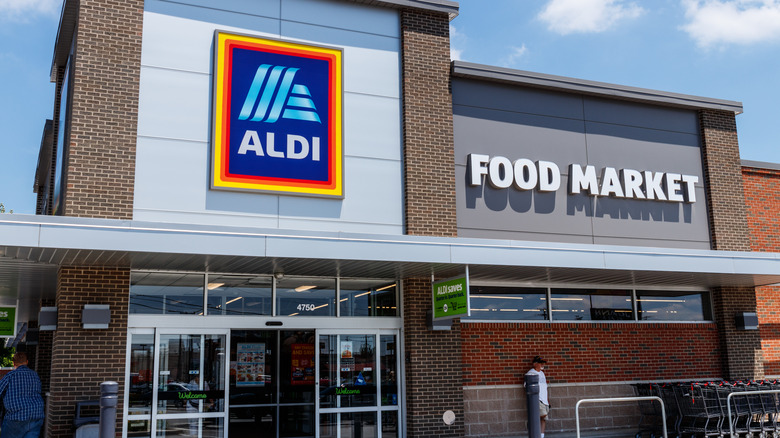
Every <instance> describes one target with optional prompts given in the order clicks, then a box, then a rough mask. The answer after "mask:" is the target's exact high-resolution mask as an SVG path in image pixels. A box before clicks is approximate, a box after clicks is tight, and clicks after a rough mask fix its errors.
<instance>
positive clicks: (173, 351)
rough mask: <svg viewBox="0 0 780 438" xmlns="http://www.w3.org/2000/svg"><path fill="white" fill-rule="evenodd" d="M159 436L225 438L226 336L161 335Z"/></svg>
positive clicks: (159, 339) (156, 413)
mask: <svg viewBox="0 0 780 438" xmlns="http://www.w3.org/2000/svg"><path fill="white" fill-rule="evenodd" d="M157 346H158V365H157V369H158V372H157V387H156V397H155V399H156V404H157V405H156V410H155V415H154V416H155V418H156V422H155V423H154V424H153V425H154V430H155V432H154V434H155V436H157V437H179V436H181V437H185V436H186V437H196V438H222V437H223V436H224V427H225V421H224V420H225V418H224V417H225V365H226V364H225V361H226V357H225V346H226V336H225V335H223V334H159V335H158V341H157Z"/></svg>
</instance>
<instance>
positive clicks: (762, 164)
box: [741, 160, 780, 170]
mask: <svg viewBox="0 0 780 438" xmlns="http://www.w3.org/2000/svg"><path fill="white" fill-rule="evenodd" d="M741 163H742V167H753V168H755V169H769V170H780V163H769V162H766V161H753V160H742V162H741Z"/></svg>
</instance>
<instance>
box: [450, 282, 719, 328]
mask: <svg viewBox="0 0 780 438" xmlns="http://www.w3.org/2000/svg"><path fill="white" fill-rule="evenodd" d="M477 287H496V288H507V289H512V288H514V289H517V290H522V289H546V298H545V299H546V302H547V316H546V318H545V319H522V318H518V319H492V318H479V317H474V316H471V317H462V318H461V322H463V323H507V322H510V323H511V322H519V323H557V324H568V323H574V324H580V323H586V324H587V323H612V324H658V323H660V324H711V323H714V322H715V313H714V308H713V307H712V306H713V300H712V291H710V290H709V289H707V288H701V287H691V286H681V287H674V288H669V287H658V286H641V287H637V286H622V285H591V284H544V285H540V284H516V283H515V284H513V283H506V282H480V281H472V283H471V285H470V288H469V294H470V298H469V299H471V298H473V296H474V295H473V294H472V291H473V290H474V288H477ZM566 289H571V290H572V291H578V292H580V293H581V292H583V291H587V290H596V291H598V290H603V291H627V292H629V297H630V299H631V312H632V318H631V319H628V320H610V319H588V320H570V319H568V320H563V319H555V317H554V313H553V309H552V295H553V290H558V291H560V290H566ZM654 291H657V292H660V293H663V292H679V293H683V292H688V293H689V294H690V295H694V294H700V295H706V297H705V298H704V299H703V300H702V314H703V317H704V318H705V319H701V320H674V319H656V320H643V319H640V315H639V306H638V301H637V300H638V297H639V296H640V292H644V293H647V292H651V293H652V292H654ZM491 293H492V292H491ZM707 317H709V319H706V318H707Z"/></svg>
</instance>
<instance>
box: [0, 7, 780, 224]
mask: <svg viewBox="0 0 780 438" xmlns="http://www.w3.org/2000/svg"><path fill="white" fill-rule="evenodd" d="M215 1H216V0H215ZM459 3H460V16H458V17H457V18H456V19H455V20H453V21H452V23H451V24H452V25H451V33H452V54H453V58H454V59H461V60H463V61H470V62H476V63H481V64H488V65H495V66H501V67H509V68H516V69H520V70H529V71H534V72H539V73H546V74H553V75H561V76H570V77H574V78H580V79H588V80H594V81H600V82H608V83H614V84H620V85H628V86H635V87H641V88H650V89H655V90H661V91H669V92H675V93H682V94H691V95H698V96H704V97H710V98H717V99H727V100H735V101H740V102H742V103H743V105H744V110H745V112H744V114H741V115H739V116H737V127H738V131H739V140H740V150H741V153H742V158H743V159H748V160H756V161H768V162H774V163H780V135H778V129H777V128H778V126H779V125H780V110H779V109H778V106H779V105H780V86H778V78H780V0H645V1H641V0H635V1H627V0H461V1H460V2H459ZM61 6H62V0H0V133H2V135H0V163H2V168H1V169H2V170H1V171H0V202H2V203H4V204H5V206H6V208H8V209H13V210H14V212H15V213H30V214H31V213H34V211H35V195H34V193H33V192H32V187H33V178H34V176H35V166H36V163H37V159H38V148H39V147H40V141H41V135H42V133H43V124H44V122H45V120H46V119H47V118H51V117H52V114H53V111H52V107H53V99H54V87H53V84H51V83H50V82H49V70H50V67H51V59H52V53H53V50H54V40H55V38H56V32H57V26H58V23H59V13H60V9H61Z"/></svg>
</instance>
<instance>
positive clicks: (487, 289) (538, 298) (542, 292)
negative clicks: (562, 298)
mask: <svg viewBox="0 0 780 438" xmlns="http://www.w3.org/2000/svg"><path fill="white" fill-rule="evenodd" d="M469 293H470V294H471V319H498V320H534V321H543V320H546V319H547V289H545V288H521V287H494V286H471V287H470V288H469Z"/></svg>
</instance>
